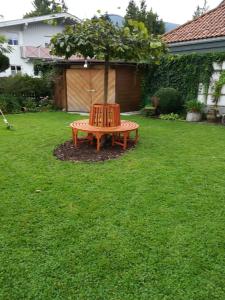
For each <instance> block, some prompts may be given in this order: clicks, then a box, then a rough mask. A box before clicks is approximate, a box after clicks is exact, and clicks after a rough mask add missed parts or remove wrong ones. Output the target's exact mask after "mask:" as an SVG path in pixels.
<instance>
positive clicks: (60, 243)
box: [0, 112, 225, 300]
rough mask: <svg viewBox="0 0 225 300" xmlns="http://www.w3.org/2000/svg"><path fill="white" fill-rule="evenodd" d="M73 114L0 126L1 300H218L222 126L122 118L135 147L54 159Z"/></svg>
mask: <svg viewBox="0 0 225 300" xmlns="http://www.w3.org/2000/svg"><path fill="white" fill-rule="evenodd" d="M77 118H80V117H79V116H75V115H69V114H66V113H61V112H57V113H36V114H24V115H23V114H21V115H11V116H9V120H10V121H11V122H12V123H13V125H14V127H15V131H8V130H6V129H5V127H4V125H3V123H2V122H1V124H0V157H1V160H0V299H4V300H7V299H10V300H11V299H16V300H18V299H19V300H21V299H35V300H36V299H44V300H46V299H84V300H87V299H91V300H92V299H99V300H100V299H102V300H105V299H115V300H126V299H129V300H130V299H135V300H136V299H148V300H149V299H154V300H158V299H187V300H191V299H196V300H200V299H202V300H207V299H210V300H214V299H225V259H224V258H225V255H224V253H225V235H224V228H225V213H224V212H225V128H224V127H222V126H213V125H203V124H188V123H186V122H171V121H160V120H151V119H145V118H142V117H130V118H129V119H131V120H135V121H137V122H139V124H140V125H141V129H140V134H141V139H140V142H139V144H138V146H137V148H136V149H135V150H134V151H130V152H129V153H127V154H126V155H124V156H122V157H120V158H119V159H118V160H111V161H107V162H104V163H71V162H62V161H59V160H57V159H56V158H55V157H54V156H53V155H52V152H53V149H54V147H55V146H56V145H58V144H60V143H62V142H64V141H65V140H68V139H69V138H70V130H69V128H68V127H67V126H68V124H69V123H70V121H72V120H74V119H77ZM0 121H2V120H0ZM37 190H40V191H39V192H38V191H37Z"/></svg>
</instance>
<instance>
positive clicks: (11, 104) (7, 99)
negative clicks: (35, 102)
mask: <svg viewBox="0 0 225 300" xmlns="http://www.w3.org/2000/svg"><path fill="white" fill-rule="evenodd" d="M22 101H23V98H19V97H16V96H10V95H0V108H1V109H2V111H3V112H5V113H17V112H21V106H22Z"/></svg>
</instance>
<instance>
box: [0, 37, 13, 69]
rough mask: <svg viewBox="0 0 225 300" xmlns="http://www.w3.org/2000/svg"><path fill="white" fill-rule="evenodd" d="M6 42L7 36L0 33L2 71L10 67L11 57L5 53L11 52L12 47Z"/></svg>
mask: <svg viewBox="0 0 225 300" xmlns="http://www.w3.org/2000/svg"><path fill="white" fill-rule="evenodd" d="M6 42H7V40H6V38H5V37H4V36H2V35H0V72H4V71H5V70H6V69H8V68H9V58H8V57H7V56H6V55H5V54H6V53H10V52H11V51H12V48H11V47H10V46H9V45H6Z"/></svg>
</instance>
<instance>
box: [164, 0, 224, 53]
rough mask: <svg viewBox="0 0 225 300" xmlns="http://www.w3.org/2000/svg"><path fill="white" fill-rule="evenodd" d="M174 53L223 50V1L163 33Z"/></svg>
mask: <svg viewBox="0 0 225 300" xmlns="http://www.w3.org/2000/svg"><path fill="white" fill-rule="evenodd" d="M164 40H165V41H166V43H167V45H168V47H169V50H170V51H171V52H172V53H174V54H184V53H185V54H188V53H193V52H200V53H203V52H204V53H205V52H212V51H213V52H215V51H224V50H225V1H222V2H221V3H220V5H219V6H217V7H216V8H214V9H212V10H210V11H208V12H207V13H205V14H204V15H202V16H200V17H198V18H197V19H195V20H192V21H189V22H187V23H185V24H183V25H181V26H179V27H177V28H175V29H174V30H172V31H170V32H168V33H166V34H164Z"/></svg>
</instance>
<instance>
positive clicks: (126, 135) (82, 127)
mask: <svg viewBox="0 0 225 300" xmlns="http://www.w3.org/2000/svg"><path fill="white" fill-rule="evenodd" d="M70 127H71V128H72V137H73V142H74V145H75V147H78V145H79V142H80V141H84V140H88V141H89V142H90V143H92V142H93V137H94V136H95V137H96V140H97V151H99V150H100V147H101V138H102V137H103V136H104V135H106V134H110V135H112V146H114V145H115V144H117V145H120V146H122V147H123V149H124V150H126V148H127V141H128V140H129V139H130V133H131V132H132V131H134V132H135V138H134V142H135V143H137V141H138V128H139V125H138V124H137V123H135V122H131V121H126V120H121V122H120V125H118V126H113V127H98V126H93V125H90V120H79V121H74V122H73V123H71V124H70ZM79 132H86V133H87V136H86V138H79V137H78V133H79ZM121 135H122V139H121Z"/></svg>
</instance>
